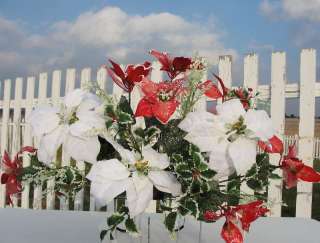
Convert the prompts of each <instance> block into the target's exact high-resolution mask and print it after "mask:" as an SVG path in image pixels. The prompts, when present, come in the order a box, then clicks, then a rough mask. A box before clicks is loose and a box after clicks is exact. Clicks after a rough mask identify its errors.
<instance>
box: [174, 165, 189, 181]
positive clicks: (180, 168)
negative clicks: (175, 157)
mask: <svg viewBox="0 0 320 243" xmlns="http://www.w3.org/2000/svg"><path fill="white" fill-rule="evenodd" d="M175 171H176V173H177V174H178V175H180V176H181V177H182V178H183V179H190V178H192V172H191V171H190V168H189V166H188V165H187V164H184V163H181V164H177V165H176V166H175Z"/></svg>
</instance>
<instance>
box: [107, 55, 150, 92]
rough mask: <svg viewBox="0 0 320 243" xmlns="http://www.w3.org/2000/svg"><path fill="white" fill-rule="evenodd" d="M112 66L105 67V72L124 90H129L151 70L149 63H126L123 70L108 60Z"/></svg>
mask: <svg viewBox="0 0 320 243" xmlns="http://www.w3.org/2000/svg"><path fill="white" fill-rule="evenodd" d="M109 61H110V63H111V65H112V67H107V66H106V69H107V72H108V74H109V75H110V77H111V78H112V80H113V82H115V83H116V84H117V85H118V86H119V87H120V88H122V89H123V90H124V91H126V92H129V93H130V92H131V91H132V90H133V87H134V86H135V84H136V83H139V82H141V80H142V79H143V78H144V77H146V76H148V75H149V73H150V71H151V63H150V62H145V63H143V64H138V65H133V64H130V65H128V66H127V67H126V68H125V70H122V68H121V67H120V65H119V64H117V63H115V62H113V61H112V60H109Z"/></svg>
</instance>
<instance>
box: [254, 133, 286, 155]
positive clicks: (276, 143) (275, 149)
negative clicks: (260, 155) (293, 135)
mask: <svg viewBox="0 0 320 243" xmlns="http://www.w3.org/2000/svg"><path fill="white" fill-rule="evenodd" d="M258 145H259V147H260V148H261V149H262V150H263V151H265V152H267V153H277V154H282V153H283V143H282V141H281V139H280V138H278V137H277V136H276V135H274V136H273V137H271V138H269V139H268V141H266V142H264V141H261V140H260V141H258Z"/></svg>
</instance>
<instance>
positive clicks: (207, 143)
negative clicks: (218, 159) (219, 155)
mask: <svg viewBox="0 0 320 243" xmlns="http://www.w3.org/2000/svg"><path fill="white" fill-rule="evenodd" d="M184 139H185V140H187V141H188V142H189V143H192V144H194V145H196V146H197V147H198V148H199V149H200V151H201V152H208V151H211V150H212V146H213V145H214V144H216V143H217V141H218V140H219V139H220V136H215V135H214V134H210V133H208V134H205V135H199V134H197V133H194V132H192V133H188V134H187V135H186V136H185V137H184Z"/></svg>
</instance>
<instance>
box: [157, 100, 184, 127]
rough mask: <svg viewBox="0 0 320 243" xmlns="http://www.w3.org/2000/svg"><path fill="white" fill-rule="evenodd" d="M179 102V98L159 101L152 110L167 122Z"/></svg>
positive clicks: (162, 120)
mask: <svg viewBox="0 0 320 243" xmlns="http://www.w3.org/2000/svg"><path fill="white" fill-rule="evenodd" d="M178 105H179V102H178V101H177V100H170V101H158V103H157V104H155V105H153V107H152V111H153V114H154V116H155V117H156V118H157V119H158V120H159V121H160V122H162V123H164V124H165V123H167V122H168V120H169V119H170V117H171V116H172V115H173V113H174V112H175V111H176V109H177V106H178Z"/></svg>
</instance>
